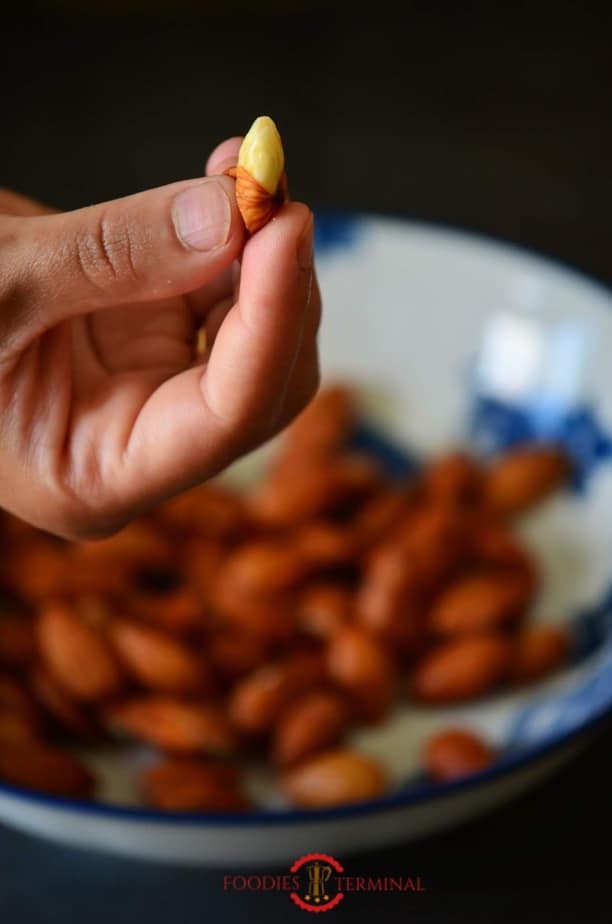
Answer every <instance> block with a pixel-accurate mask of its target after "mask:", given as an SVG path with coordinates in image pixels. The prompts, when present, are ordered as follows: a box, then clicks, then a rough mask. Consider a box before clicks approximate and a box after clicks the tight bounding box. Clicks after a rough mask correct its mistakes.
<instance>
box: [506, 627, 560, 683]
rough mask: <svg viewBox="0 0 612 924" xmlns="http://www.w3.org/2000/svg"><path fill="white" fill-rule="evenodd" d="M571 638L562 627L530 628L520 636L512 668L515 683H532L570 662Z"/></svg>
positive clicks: (512, 678) (511, 672)
mask: <svg viewBox="0 0 612 924" xmlns="http://www.w3.org/2000/svg"><path fill="white" fill-rule="evenodd" d="M569 653H570V639H569V635H568V632H567V630H566V629H564V628H563V627H562V626H527V627H525V628H524V629H523V630H522V632H521V633H520V634H519V636H518V638H517V642H516V647H515V650H514V658H513V662H512V667H511V669H510V679H511V680H512V681H513V682H514V683H519V684H520V683H529V682H531V681H533V680H539V679H540V678H541V677H544V676H546V674H550V673H552V671H554V670H556V669H557V668H558V667H560V666H561V665H563V664H565V663H566V662H567V660H568V657H569Z"/></svg>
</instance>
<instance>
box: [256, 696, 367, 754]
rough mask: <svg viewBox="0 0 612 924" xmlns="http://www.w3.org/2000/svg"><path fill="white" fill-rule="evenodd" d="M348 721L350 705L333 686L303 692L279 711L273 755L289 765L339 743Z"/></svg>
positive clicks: (349, 719)
mask: <svg viewBox="0 0 612 924" xmlns="http://www.w3.org/2000/svg"><path fill="white" fill-rule="evenodd" d="M350 722H351V709H350V707H349V705H348V702H347V700H346V698H345V697H344V696H342V695H341V694H340V693H337V692H336V691H334V690H315V691H313V692H309V693H305V694H304V695H303V696H301V697H300V698H299V699H297V700H295V701H294V702H293V703H291V705H290V706H288V707H287V709H286V710H285V712H284V713H283V714H282V716H281V718H280V720H279V722H278V724H277V726H276V728H275V729H274V736H273V741H272V759H273V761H274V763H275V764H277V765H278V766H281V767H289V766H291V765H292V764H296V763H298V762H299V761H301V760H304V759H305V758H306V757H311V756H312V755H313V754H316V753H317V752H318V751H323V750H326V749H328V748H331V747H333V746H334V745H336V744H338V743H339V742H340V740H341V739H342V737H343V736H344V734H345V733H346V731H347V730H348V728H349V725H350Z"/></svg>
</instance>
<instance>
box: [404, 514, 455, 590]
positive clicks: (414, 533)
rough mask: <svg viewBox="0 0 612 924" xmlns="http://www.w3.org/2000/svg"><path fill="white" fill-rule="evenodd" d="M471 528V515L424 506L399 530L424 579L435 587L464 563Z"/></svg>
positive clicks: (414, 564) (412, 560) (409, 554)
mask: <svg viewBox="0 0 612 924" xmlns="http://www.w3.org/2000/svg"><path fill="white" fill-rule="evenodd" d="M472 529H473V525H472V519H471V518H470V517H469V516H467V515H466V514H465V513H464V512H463V511H461V510H457V509H455V508H452V507H444V506H435V507H434V506H425V507H422V508H421V509H420V510H416V511H414V512H413V513H412V514H411V515H409V517H408V519H407V520H406V523H405V524H404V525H403V526H402V528H401V529H398V530H397V531H396V532H397V538H398V539H399V540H400V541H402V542H403V543H404V545H405V549H406V552H407V554H408V556H409V557H410V560H411V562H412V564H413V566H414V567H415V568H416V569H417V571H418V573H419V575H420V579H421V581H422V583H423V584H424V585H426V586H428V587H430V588H432V589H435V588H437V587H438V586H439V585H440V583H441V582H444V581H447V580H449V579H450V578H451V577H452V576H453V575H454V574H455V573H456V572H457V571H458V569H460V568H461V567H463V566H464V565H465V563H466V560H467V559H468V556H469V537H470V535H471V532H472Z"/></svg>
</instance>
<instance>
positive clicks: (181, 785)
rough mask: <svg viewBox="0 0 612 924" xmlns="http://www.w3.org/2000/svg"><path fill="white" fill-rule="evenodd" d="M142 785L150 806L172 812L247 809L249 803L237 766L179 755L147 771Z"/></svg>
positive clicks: (143, 776) (142, 779)
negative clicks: (235, 767) (241, 785)
mask: <svg viewBox="0 0 612 924" xmlns="http://www.w3.org/2000/svg"><path fill="white" fill-rule="evenodd" d="M140 786H141V790H142V793H143V797H144V800H145V802H146V803H147V805H150V806H152V807H153V808H158V809H162V810H163V811H168V812H244V811H247V810H248V809H249V807H250V806H249V802H248V799H247V798H246V796H245V795H244V794H243V792H242V791H241V789H240V783H239V779H238V775H237V773H236V772H235V770H234V768H232V767H229V766H226V765H223V764H217V763H213V762H211V761H206V760H197V759H194V758H191V759H188V758H175V759H173V760H166V761H163V762H162V763H158V764H155V765H154V766H153V767H150V768H149V769H147V770H145V772H144V773H143V774H142V776H141V778H140Z"/></svg>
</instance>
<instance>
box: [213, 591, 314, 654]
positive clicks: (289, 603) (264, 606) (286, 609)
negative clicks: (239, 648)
mask: <svg viewBox="0 0 612 924" xmlns="http://www.w3.org/2000/svg"><path fill="white" fill-rule="evenodd" d="M294 609H295V603H294V598H293V596H292V595H290V594H283V595H274V596H269V597H250V596H248V595H247V596H245V598H244V599H243V600H242V601H241V603H240V605H239V606H238V605H234V606H231V607H229V606H228V607H227V608H226V609H225V610H223V611H220V612H218V613H217V623H216V624H217V625H219V626H223V627H225V628H231V629H235V630H238V631H240V632H243V633H245V635H246V636H249V637H250V636H253V635H258V636H260V638H261V639H262V640H263V641H264V642H266V643H267V644H268V645H269V646H276V647H281V648H285V647H287V646H289V645H290V644H291V643H292V642H294V641H295V640H296V635H297V630H298V627H297V621H296V618H295V613H294Z"/></svg>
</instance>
